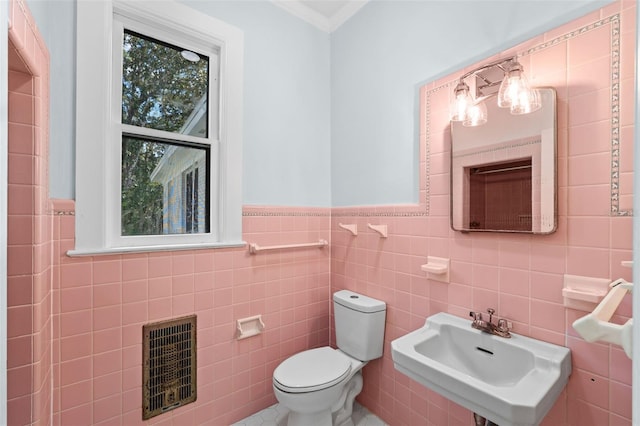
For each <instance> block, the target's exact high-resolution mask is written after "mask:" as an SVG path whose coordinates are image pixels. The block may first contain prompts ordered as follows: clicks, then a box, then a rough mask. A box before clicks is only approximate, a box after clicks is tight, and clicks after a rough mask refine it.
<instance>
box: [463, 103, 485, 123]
mask: <svg viewBox="0 0 640 426" xmlns="http://www.w3.org/2000/svg"><path fill="white" fill-rule="evenodd" d="M486 122H487V105H486V104H485V103H484V101H480V102H477V103H475V104H473V105H471V106H470V107H469V108H468V109H467V117H466V118H465V119H464V121H463V122H462V125H463V126H465V127H475V126H481V125H483V124H485V123H486Z"/></svg>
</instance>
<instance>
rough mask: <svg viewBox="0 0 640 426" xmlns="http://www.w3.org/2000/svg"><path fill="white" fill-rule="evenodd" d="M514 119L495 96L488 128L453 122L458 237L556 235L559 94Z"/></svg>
mask: <svg viewBox="0 0 640 426" xmlns="http://www.w3.org/2000/svg"><path fill="white" fill-rule="evenodd" d="M537 90H538V92H539V95H540V99H541V103H542V107H541V108H540V109H539V110H537V111H535V112H532V113H530V114H524V115H512V114H510V112H509V109H508V108H499V107H498V105H497V102H496V98H495V96H492V97H490V98H488V99H486V100H485V103H486V105H487V113H488V122H487V123H486V124H484V125H481V126H477V127H465V126H463V125H462V122H459V121H452V122H451V227H452V228H453V229H454V230H456V231H464V232H467V231H485V232H486V231H493V232H522V233H533V234H550V233H552V232H554V231H555V230H556V218H557V202H556V199H557V197H556V93H555V90H554V89H552V88H544V89H541V88H538V89H537Z"/></svg>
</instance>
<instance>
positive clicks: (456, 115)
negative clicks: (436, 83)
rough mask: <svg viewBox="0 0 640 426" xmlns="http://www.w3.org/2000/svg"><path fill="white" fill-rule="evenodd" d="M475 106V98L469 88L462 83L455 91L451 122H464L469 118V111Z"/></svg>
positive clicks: (451, 107)
mask: <svg viewBox="0 0 640 426" xmlns="http://www.w3.org/2000/svg"><path fill="white" fill-rule="evenodd" d="M472 104H473V98H472V97H471V94H470V93H469V86H467V84H466V83H465V82H464V81H460V82H459V83H458V85H457V86H456V88H455V89H454V91H453V100H452V101H451V106H450V110H449V111H450V113H449V115H450V117H451V121H464V120H465V119H466V118H467V110H468V109H469V107H470V106H471V105H472Z"/></svg>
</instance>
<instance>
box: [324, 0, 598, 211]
mask: <svg viewBox="0 0 640 426" xmlns="http://www.w3.org/2000/svg"><path fill="white" fill-rule="evenodd" d="M607 3H609V2H608V1H592V0H576V1H532V0H501V1H487V0H482V1H480V0H473V1H428V0H423V1H411V0H410V1H404V0H374V1H371V2H369V3H368V4H367V5H366V6H364V7H363V8H362V9H361V10H360V12H359V13H358V14H357V15H355V16H354V17H353V18H352V19H351V20H349V21H347V22H346V23H345V24H344V25H343V26H342V27H340V28H338V30H337V31H335V32H334V33H333V34H332V36H331V147H332V148H331V177H332V187H331V196H332V205H333V206H349V205H375V204H396V203H417V202H418V182H419V181H418V179H419V176H418V164H419V159H418V146H419V145H418V98H417V95H418V88H419V87H420V86H421V85H422V84H424V83H426V82H428V81H431V80H435V79H437V78H440V77H443V76H445V75H448V74H450V73H452V72H453V71H456V70H458V69H461V68H463V67H464V66H466V65H470V64H472V63H474V62H476V61H479V60H481V59H483V58H486V57H488V56H490V55H492V54H495V53H498V52H500V51H502V50H504V49H506V48H508V47H511V46H514V45H516V44H518V43H520V42H523V41H525V40H527V39H529V38H531V37H532V36H534V35H537V34H540V33H542V32H543V31H545V30H548V29H551V28H554V27H556V26H558V25H560V24H562V23H565V22H568V21H570V20H572V19H574V18H577V17H579V16H581V15H584V14H585V13H587V12H590V11H592V10H595V9H597V8H599V7H602V6H603V5H604V4H607Z"/></svg>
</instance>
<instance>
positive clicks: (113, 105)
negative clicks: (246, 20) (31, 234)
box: [69, 0, 243, 255]
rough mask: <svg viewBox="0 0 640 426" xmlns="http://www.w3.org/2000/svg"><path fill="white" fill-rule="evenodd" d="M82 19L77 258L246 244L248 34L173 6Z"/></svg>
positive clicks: (83, 8) (84, 6)
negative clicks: (244, 175)
mask: <svg viewBox="0 0 640 426" xmlns="http://www.w3.org/2000/svg"><path fill="white" fill-rule="evenodd" d="M77 7H78V11H77V16H78V40H77V44H78V65H77V82H78V83H77V89H76V93H77V117H76V128H77V131H76V138H77V139H76V247H75V250H72V251H71V252H70V253H69V254H70V255H85V254H87V255H90V254H96V253H113V252H127V251H142V250H159V249H162V250H167V249H181V248H197V247H212V246H213V247H215V246H230V245H241V244H243V243H242V241H241V223H242V214H241V213H242V206H241V175H242V170H241V168H242V55H243V52H242V33H241V32H240V31H239V30H237V29H236V28H234V27H231V26H229V25H228V24H225V23H223V22H220V21H218V20H216V19H214V18H212V17H209V16H207V15H203V14H201V13H199V12H197V11H195V10H193V9H190V8H188V7H187V6H184V5H181V4H178V3H173V2H162V3H159V4H157V5H154V8H153V10H150V9H147V8H144V7H143V5H141V4H137V3H136V2H125V1H119V0H112V1H105V2H79V3H78V6H77ZM97 22H102V23H104V25H103V26H102V27H101V26H100V25H96V23H97Z"/></svg>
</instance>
